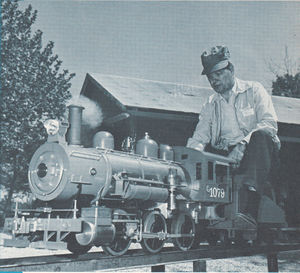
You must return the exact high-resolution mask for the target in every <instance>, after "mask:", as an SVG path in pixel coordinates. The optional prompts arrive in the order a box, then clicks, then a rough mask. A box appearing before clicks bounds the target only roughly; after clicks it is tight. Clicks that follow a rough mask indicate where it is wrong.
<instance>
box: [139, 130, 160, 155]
mask: <svg viewBox="0 0 300 273" xmlns="http://www.w3.org/2000/svg"><path fill="white" fill-rule="evenodd" d="M136 154H139V155H143V156H148V157H155V158H157V155H158V145H157V143H156V142H155V141H154V140H153V139H151V138H150V136H149V134H148V133H147V132H146V133H145V136H144V138H142V139H140V140H139V141H138V142H137V144H136Z"/></svg>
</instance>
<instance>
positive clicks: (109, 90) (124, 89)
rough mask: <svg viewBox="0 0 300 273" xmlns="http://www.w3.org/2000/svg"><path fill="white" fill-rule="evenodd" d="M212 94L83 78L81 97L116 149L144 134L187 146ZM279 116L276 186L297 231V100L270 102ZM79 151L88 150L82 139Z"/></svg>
mask: <svg viewBox="0 0 300 273" xmlns="http://www.w3.org/2000/svg"><path fill="white" fill-rule="evenodd" d="M211 94H213V91H212V90H211V89H210V88H207V87H196V86H188V85H180V84H174V83H166V82H158V81H150V80H143V79H133V78H126V77H119V76H112V75H103V74H96V73H93V74H87V75H86V78H85V81H84V84H83V87H82V90H81V95H84V96H86V97H88V98H90V99H91V100H93V101H95V102H97V103H98V104H99V106H100V107H101V109H102V113H103V117H104V119H103V123H102V125H101V126H100V128H97V129H96V130H93V131H92V132H89V135H92V134H94V133H95V132H96V131H99V130H107V131H110V132H111V133H112V134H113V135H114V137H115V144H116V145H115V147H116V149H120V146H121V143H122V140H123V139H124V138H126V137H127V136H132V137H136V139H140V138H142V137H143V136H144V134H145V132H148V133H149V135H150V136H151V138H153V139H154V140H155V141H156V142H158V143H164V144H169V145H186V142H187V139H188V137H190V136H191V135H192V133H193V131H194V128H195V126H196V124H197V121H198V115H199V111H200V109H201V106H202V104H203V103H204V101H205V100H206V98H207V97H208V96H209V95H211ZM272 100H273V103H274V107H275V110H276V113H277V115H278V135H279V138H280V140H281V143H282V147H281V153H280V157H281V172H280V173H281V180H282V183H284V184H286V185H287V189H288V190H287V191H288V194H287V197H288V200H287V206H288V208H289V213H288V218H289V219H288V220H289V222H290V223H297V224H299V225H300V210H299V209H298V208H299V207H300V163H299V162H300V99H294V98H287V97H278V96H272ZM84 145H86V146H90V145H91V138H90V137H87V138H85V143H84Z"/></svg>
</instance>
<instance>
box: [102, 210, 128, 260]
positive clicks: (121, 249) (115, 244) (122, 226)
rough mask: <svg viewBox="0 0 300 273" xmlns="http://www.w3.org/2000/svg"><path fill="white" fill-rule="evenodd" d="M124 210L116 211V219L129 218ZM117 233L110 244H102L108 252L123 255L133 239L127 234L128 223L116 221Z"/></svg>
mask: <svg viewBox="0 0 300 273" xmlns="http://www.w3.org/2000/svg"><path fill="white" fill-rule="evenodd" d="M124 214H126V212H125V211H124V210H121V209H118V210H115V211H114V219H120V220H122V219H128V216H126V215H124ZM115 227H116V235H115V238H114V240H113V241H112V242H111V244H110V245H106V246H104V245H103V246H102V249H103V250H104V252H105V253H106V254H109V255H113V256H121V255H123V254H125V253H126V252H127V250H128V248H129V247H130V244H131V239H130V238H128V237H127V236H126V234H125V232H126V223H115Z"/></svg>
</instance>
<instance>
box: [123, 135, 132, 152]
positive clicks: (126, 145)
mask: <svg viewBox="0 0 300 273" xmlns="http://www.w3.org/2000/svg"><path fill="white" fill-rule="evenodd" d="M134 149H135V137H131V136H128V137H126V138H125V139H124V140H123V141H122V151H124V152H127V153H132V154H133V153H134Z"/></svg>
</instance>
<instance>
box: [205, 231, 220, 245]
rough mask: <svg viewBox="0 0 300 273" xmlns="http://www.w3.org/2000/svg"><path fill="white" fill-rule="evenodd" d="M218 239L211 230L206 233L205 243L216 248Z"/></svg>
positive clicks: (215, 233)
mask: <svg viewBox="0 0 300 273" xmlns="http://www.w3.org/2000/svg"><path fill="white" fill-rule="evenodd" d="M218 239H219V236H218V234H217V232H215V231H213V230H211V231H210V230H209V231H208V232H207V242H208V244H209V245H210V246H216V245H217V244H218Z"/></svg>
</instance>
